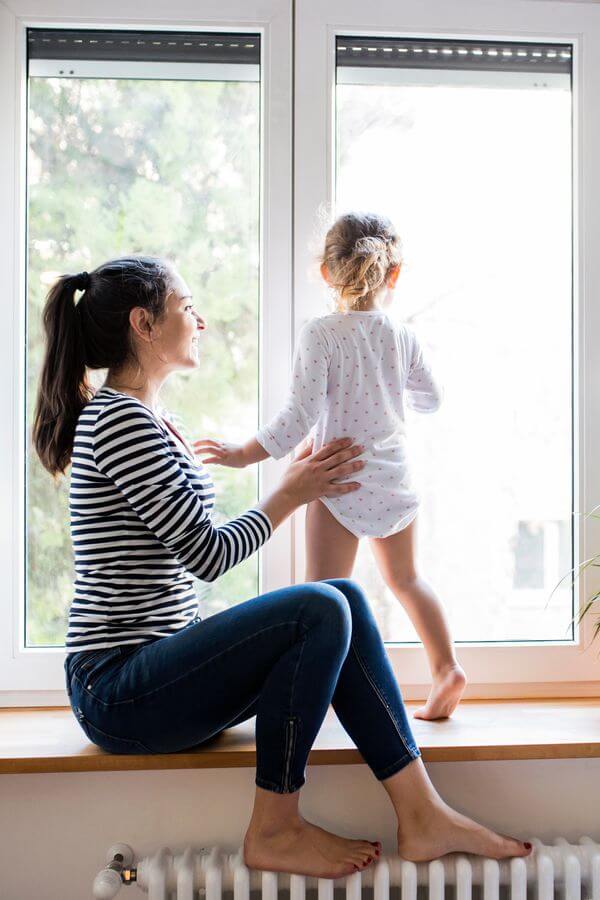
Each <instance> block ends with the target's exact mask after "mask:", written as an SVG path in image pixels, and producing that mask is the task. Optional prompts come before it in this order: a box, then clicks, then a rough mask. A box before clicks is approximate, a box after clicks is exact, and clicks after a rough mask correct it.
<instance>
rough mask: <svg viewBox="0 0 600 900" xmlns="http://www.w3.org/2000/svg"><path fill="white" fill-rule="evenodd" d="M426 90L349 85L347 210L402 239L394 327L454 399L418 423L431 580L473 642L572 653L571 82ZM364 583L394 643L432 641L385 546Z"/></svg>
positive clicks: (398, 79) (516, 80)
mask: <svg viewBox="0 0 600 900" xmlns="http://www.w3.org/2000/svg"><path fill="white" fill-rule="evenodd" d="M340 71H342V70H338V72H340ZM419 74H420V73H417V72H415V70H412V72H411V73H410V81H409V80H408V78H407V79H406V82H404V83H403V80H402V73H400V72H398V71H396V72H395V73H394V83H389V82H390V79H389V77H388V78H387V81H388V83H387V84H384V83H381V81H385V80H386V76H385V75H384V74H383V73H382V78H381V81H379V82H378V78H377V73H376V71H375V70H373V69H371V70H369V72H368V76H367V77H364V76H363V77H362V78H359V77H357V78H356V81H358V80H363V81H365V82H366V81H369V82H370V83H362V84H361V83H340V84H338V86H337V122H336V127H337V182H336V198H337V211H338V212H344V211H348V210H352V209H359V210H372V211H375V212H380V213H383V214H386V215H388V216H389V217H390V218H391V219H392V221H393V222H394V223H395V224H396V226H397V228H398V230H399V232H400V235H401V237H402V239H403V246H404V254H405V263H404V266H403V269H402V272H401V275H400V279H399V282H398V287H397V289H396V299H395V302H394V306H393V307H392V309H391V312H390V315H391V316H392V317H393V318H396V319H397V320H398V321H406V322H408V323H410V324H411V326H412V327H414V328H415V330H416V332H417V334H418V335H419V337H420V338H421V340H422V341H423V343H424V344H425V345H426V346H427V347H429V350H430V355H431V357H432V362H433V363H434V367H435V370H436V372H437V374H438V376H439V379H440V381H441V383H442V385H443V387H444V390H445V399H444V402H443V405H442V408H441V409H440V411H439V412H438V413H436V414H435V415H434V416H431V417H422V418H420V419H419V418H418V417H417V416H413V417H412V419H411V421H410V423H409V445H410V448H411V449H410V457H411V461H412V471H413V476H414V480H415V484H416V485H417V487H418V489H419V492H420V495H421V500H422V506H421V509H420V513H419V516H418V520H419V528H418V531H419V556H420V568H421V572H422V574H423V576H424V577H425V578H426V579H427V580H429V581H430V582H431V583H432V584H433V585H434V586H435V588H436V590H437V591H438V593H439V596H440V598H441V599H442V601H443V602H444V604H445V606H446V608H447V610H448V612H449V615H450V619H451V623H452V629H453V633H454V636H455V639H456V640H459V641H477V642H479V641H524V640H553V641H561V640H571V639H572V629H571V625H570V623H571V619H572V591H571V587H570V579H569V578H568V577H567V579H566V581H565V583H564V585H563V586H562V587H561V588H560V589H559V590H557V591H556V592H555V593H554V594H553V595H552V596H551V593H552V590H553V588H554V587H555V586H556V584H557V582H558V581H559V579H560V578H561V577H562V576H563V575H567V574H568V572H569V570H570V568H571V566H572V565H573V562H572V540H571V521H572V478H573V474H572V473H573V450H572V354H571V343H572V302H571V299H572V286H571V279H572V249H571V248H572V237H571V202H572V197H571V163H572V160H571V90H570V87H569V86H568V81H569V79H568V78H567V79H566V82H567V86H565V79H562V80H560V79H557V80H555V81H552V80H551V79H550V80H549V81H548V84H544V81H543V78H540V83H539V84H538V85H536V86H534V84H533V79H532V77H531V76H530V75H528V76H527V77H523V78H521V77H520V76H519V74H518V73H517V74H515V73H512V74H511V75H505V74H504V73H502V72H499V73H490V72H488V73H486V76H485V82H484V83H483V80H482V83H480V84H479V83H477V76H476V75H474V76H473V75H472V73H469V76H471V77H466V76H464V77H463V76H462V75H461V76H460V78H457V77H454V78H452V79H451V78H450V77H449V76H448V74H447V73H445V72H443V71H439V72H436V73H435V77H433V76H432V75H431V73H429V74H428V77H427V80H426V81H425V78H424V80H423V83H422V84H421V83H419ZM426 74H427V73H426ZM342 80H346V81H348V80H351V78H350V79H349V78H348V76H344V78H340V81H342ZM355 575H356V576H357V577H358V580H359V581H362V582H363V583H364V584H365V585H366V586H367V587H368V590H369V593H370V596H371V598H372V600H373V603H374V606H375V609H376V612H377V616H378V619H379V622H380V624H381V626H382V629H383V632H384V635H385V638H386V639H387V640H388V641H414V640H416V635H415V632H414V629H413V628H412V626H411V625H410V623H409V622H408V619H407V617H406V616H405V615H404V613H403V611H402V610H401V608H400V606H399V604H398V601H397V600H396V599H395V598H394V597H393V595H392V594H391V593H390V592H389V591H388V590H387V589H386V588H385V587H384V585H383V583H382V579H381V577H380V576H379V574H378V572H377V570H376V568H375V565H374V562H373V560H372V558H371V554H370V548H369V546H368V544H367V542H361V547H360V551H359V560H358V563H357V568H356V570H355Z"/></svg>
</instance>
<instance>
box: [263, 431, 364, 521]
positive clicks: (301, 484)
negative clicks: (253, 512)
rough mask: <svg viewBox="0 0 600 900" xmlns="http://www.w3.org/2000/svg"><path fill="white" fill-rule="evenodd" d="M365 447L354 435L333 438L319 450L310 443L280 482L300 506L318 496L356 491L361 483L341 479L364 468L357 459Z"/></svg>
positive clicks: (282, 487) (362, 462) (360, 460)
mask: <svg viewBox="0 0 600 900" xmlns="http://www.w3.org/2000/svg"><path fill="white" fill-rule="evenodd" d="M363 450H364V447H361V446H359V445H357V444H354V443H353V439H352V438H342V439H341V440H338V441H331V442H330V443H329V444H325V446H324V447H321V449H320V450H318V451H317V452H316V453H313V452H312V444H308V445H307V446H305V447H304V448H303V449H302V450H300V452H299V454H298V456H296V458H295V459H294V461H293V462H292V463H291V464H290V465H289V466H288V468H287V470H286V472H285V474H284V476H283V478H282V479H281V482H280V487H281V490H282V491H284V492H287V493H289V494H290V495H291V496H292V497H293V498H294V499H295V500H296V501H297V504H298V506H301V505H302V504H303V503H309V502H310V501H311V500H316V499H317V497H338V496H340V494H348V493H351V492H352V491H356V490H358V488H359V487H360V482H358V481H343V482H342V481H341V479H343V478H346V477H347V476H348V475H353V474H354V473H355V472H359V471H360V470H361V469H362V468H363V466H364V464H365V463H364V460H362V459H357V458H356V457H357V456H360V454H361V453H362V452H363Z"/></svg>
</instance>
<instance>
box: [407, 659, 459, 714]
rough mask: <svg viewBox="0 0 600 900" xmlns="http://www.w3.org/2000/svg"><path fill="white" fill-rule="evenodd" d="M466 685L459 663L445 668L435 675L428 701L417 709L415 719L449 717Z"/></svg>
mask: <svg viewBox="0 0 600 900" xmlns="http://www.w3.org/2000/svg"><path fill="white" fill-rule="evenodd" d="M466 686H467V678H466V675H465V673H464V670H463V669H462V668H461V666H459V665H458V663H456V664H454V665H451V666H448V667H447V668H446V669H443V670H442V671H441V672H439V673H437V674H436V675H435V676H434V678H433V684H432V686H431V691H430V692H429V697H428V698H427V702H426V703H425V705H424V706H420V707H419V708H418V709H416V710H415V712H414V717H415V719H446V718H448V716H451V715H452V713H453V712H454V710H455V709H456V707H457V706H458V704H459V702H460V698H461V697H462V695H463V692H464V690H465V687H466Z"/></svg>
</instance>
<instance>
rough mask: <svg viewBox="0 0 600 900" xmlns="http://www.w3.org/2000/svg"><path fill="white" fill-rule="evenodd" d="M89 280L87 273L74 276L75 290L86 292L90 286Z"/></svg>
mask: <svg viewBox="0 0 600 900" xmlns="http://www.w3.org/2000/svg"><path fill="white" fill-rule="evenodd" d="M90 280H91V279H90V276H89V273H88V272H80V273H79V275H75V277H74V279H73V283H74V285H75V288H76V290H78V291H87V289H88V288H89V286H90Z"/></svg>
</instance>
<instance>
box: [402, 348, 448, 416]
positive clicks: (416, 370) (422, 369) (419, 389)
mask: <svg viewBox="0 0 600 900" xmlns="http://www.w3.org/2000/svg"><path fill="white" fill-rule="evenodd" d="M409 348H410V350H409V354H410V355H409V358H410V366H409V370H408V377H407V379H406V391H407V396H406V400H407V405H408V406H409V407H410V408H411V409H414V410H415V411H416V412H421V413H429V412H435V411H436V409H438V408H439V406H440V403H441V402H442V391H441V388H440V386H439V385H438V384H437V383H436V381H435V379H434V377H433V374H432V372H431V368H430V366H429V363H428V361H427V358H426V357H425V354H424V353H423V348H422V347H421V345H420V344H419V342H418V340H417V338H416V337H415V335H414V334H412V332H410V333H409Z"/></svg>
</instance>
